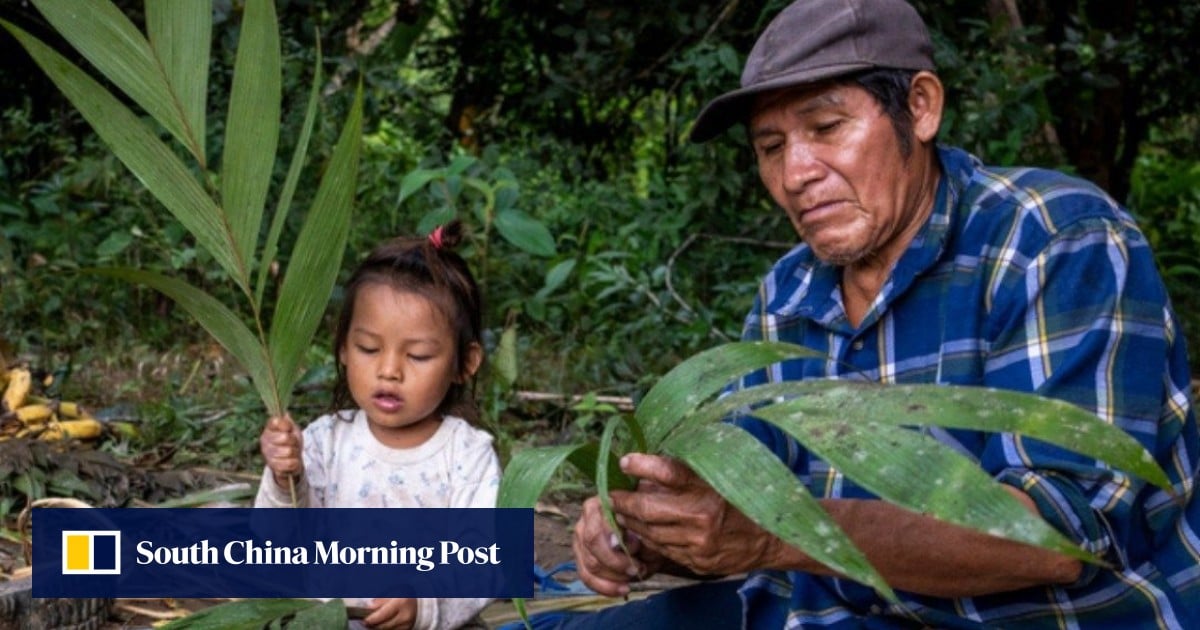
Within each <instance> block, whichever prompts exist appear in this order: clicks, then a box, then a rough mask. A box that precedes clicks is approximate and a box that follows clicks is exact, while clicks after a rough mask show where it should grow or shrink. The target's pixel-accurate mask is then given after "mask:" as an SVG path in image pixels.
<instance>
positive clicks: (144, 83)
mask: <svg viewBox="0 0 1200 630" xmlns="http://www.w3.org/2000/svg"><path fill="white" fill-rule="evenodd" d="M33 3H34V6H36V7H37V8H38V10H39V11H41V13H42V15H44V16H45V17H46V20H47V21H49V22H50V24H51V25H52V26H54V28H55V30H57V31H58V32H59V33H61V34H62V35H63V37H65V38H66V39H67V41H68V42H70V43H71V45H72V46H74V47H75V49H76V50H78V51H79V52H80V53H82V54H83V56H84V57H85V58H86V59H87V60H88V61H90V62H91V63H92V65H94V66H96V69H98V70H99V71H100V72H101V73H102V74H103V75H104V76H106V77H108V79H109V80H110V81H112V82H113V84H114V85H116V86H117V87H118V88H120V89H121V90H122V91H123V92H125V93H126V94H128V95H129V97H130V98H132V99H133V101H134V102H135V103H137V104H138V105H139V106H141V107H142V109H145V110H146V112H147V113H148V114H150V115H151V116H152V117H153V118H154V120H157V121H158V123H159V124H160V125H162V126H163V127H165V128H166V129H167V131H169V132H170V133H171V135H173V136H175V138H176V139H177V140H179V142H181V143H182V144H183V145H184V146H185V147H187V148H188V150H189V151H191V152H192V155H195V156H197V159H200V160H201V162H203V157H202V156H203V154H204V153H203V151H201V150H200V149H199V147H200V145H201V144H202V143H203V138H201V137H196V136H193V135H192V134H191V133H189V130H188V127H187V123H186V122H185V118H184V115H183V112H182V111H181V110H180V109H179V103H178V102H176V100H175V98H174V97H173V96H172V94H171V88H170V87H169V85H168V83H167V77H166V75H165V74H164V73H163V66H162V65H161V64H160V61H159V59H158V58H157V57H156V56H155V54H154V50H153V49H152V48H151V47H150V42H148V41H146V38H145V37H144V36H142V33H141V32H140V31H139V30H138V29H137V27H136V26H134V25H133V22H130V21H129V18H128V17H126V16H125V14H124V13H121V10H120V9H118V8H117V7H116V5H114V4H113V3H112V2H110V0H89V1H88V2H79V1H78V0H33ZM204 21H205V22H211V21H212V17H211V15H209V16H205V17H204ZM10 30H11V29H10ZM26 48H29V46H28V45H26ZM43 69H44V66H43ZM205 71H206V73H207V68H206V69H205ZM59 88H60V89H62V86H59ZM64 91H65V90H64ZM76 107H79V105H78V104H76ZM80 109H82V108H80ZM88 122H91V121H90V120H89V121H88ZM92 126H95V123H92Z"/></svg>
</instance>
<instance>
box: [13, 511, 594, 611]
mask: <svg viewBox="0 0 1200 630" xmlns="http://www.w3.org/2000/svg"><path fill="white" fill-rule="evenodd" d="M578 516H579V504H578V502H573V501H564V502H561V503H540V504H539V505H538V508H537V510H536V511H535V512H534V528H533V529H534V560H535V562H536V563H537V564H538V565H539V566H541V567H543V568H545V569H550V568H553V567H555V566H558V565H559V564H560V563H562V562H567V561H569V560H571V559H572V554H571V527H572V525H573V524H574V522H575V519H576V518H578ZM23 566H25V560H24V553H23V551H22V549H21V545H20V543H19V542H17V541H14V540H9V539H5V538H0V574H2V575H5V576H11V575H13V574H14V573H16V574H18V575H19V574H21V573H22V570H21V567H23ZM555 577H556V578H558V579H561V580H564V581H567V582H569V581H571V580H574V579H576V576H575V574H574V573H571V572H564V573H561V574H559V575H556V576H555ZM0 579H2V578H0ZM224 601H227V600H220V599H179V600H176V599H137V600H134V599H122V600H117V602H115V604H114V607H113V610H112V612H111V613H110V615H109V621H108V623H107V624H106V625H104V626H103V628H104V629H105V630H115V629H118V628H130V629H133V628H138V629H140V628H150V627H152V626H153V625H154V624H156V623H158V624H161V623H163V622H164V621H166V620H170V619H175V618H179V617H185V616H187V615H188V614H189V613H191V612H195V611H197V610H201V609H203V608H207V607H209V606H213V605H216V604H219V603H222V602H224ZM511 609H512V605H511V604H510V603H508V602H497V603H496V604H493V608H492V609H489V611H488V612H489V618H490V619H492V620H494V621H504V620H507V619H509V618H511V617H512V615H513V614H514V613H513V611H512V610H511Z"/></svg>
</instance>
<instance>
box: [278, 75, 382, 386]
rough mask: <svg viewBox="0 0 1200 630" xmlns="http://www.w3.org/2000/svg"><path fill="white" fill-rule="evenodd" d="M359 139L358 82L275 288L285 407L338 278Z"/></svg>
mask: <svg viewBox="0 0 1200 630" xmlns="http://www.w3.org/2000/svg"><path fill="white" fill-rule="evenodd" d="M361 139H362V86H361V85H360V86H359V88H358V91H357V93H356V94H355V96H354V104H353V105H352V106H351V108H350V114H349V116H348V117H347V118H346V122H345V124H344V125H343V126H342V133H341V136H340V137H339V138H338V141H337V144H336V145H335V146H334V149H333V155H332V157H331V158H330V160H329V166H328V169H327V170H326V171H325V175H324V176H323V177H322V178H321V183H320V185H319V186H318V188H317V196H316V198H315V199H314V200H313V204H312V207H311V208H310V209H309V211H308V216H307V217H306V218H305V220H304V226H303V227H301V228H300V235H299V236H298V237H297V239H296V247H295V248H294V249H293V250H292V256H291V261H290V262H289V263H288V269H287V273H285V274H284V277H283V284H282V286H280V288H279V301H278V302H277V303H276V308H275V315H274V319H273V320H272V322H271V333H270V342H269V344H268V345H269V347H270V348H271V362H272V365H274V367H275V374H276V375H277V376H278V378H279V396H280V406H281V408H283V409H286V408H287V403H288V400H289V399H290V398H291V391H292V385H293V384H295V382H296V379H297V378H299V376H300V375H299V366H300V359H301V358H302V357H303V354H304V351H305V349H307V348H308V345H309V342H310V341H311V340H312V338H313V334H314V333H315V332H316V330H317V326H318V325H320V323H321V316H322V315H324V313H325V307H326V305H327V304H328V302H329V295H330V294H331V293H332V291H333V285H334V283H335V282H336V281H337V274H338V269H339V267H341V261H342V254H343V252H344V251H345V249H346V237H347V234H348V233H349V231H350V210H351V209H352V208H353V205H354V192H355V181H356V180H357V177H358V156H359V143H360V142H361Z"/></svg>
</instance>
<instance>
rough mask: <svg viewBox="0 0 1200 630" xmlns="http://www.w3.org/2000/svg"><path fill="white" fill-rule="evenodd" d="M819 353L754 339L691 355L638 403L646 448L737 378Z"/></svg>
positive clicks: (639, 418) (652, 449)
mask: <svg viewBox="0 0 1200 630" xmlns="http://www.w3.org/2000/svg"><path fill="white" fill-rule="evenodd" d="M822 356H824V355H822V354H821V353H819V352H816V351H815V350H810V349H808V348H804V347H801V346H797V345H794V344H787V343H778V342H755V341H739V342H734V343H728V344H723V345H720V346H717V347H716V348H712V349H710V350H705V351H704V352H701V353H699V354H696V355H693V356H692V357H691V358H689V359H687V360H686V361H684V362H683V363H680V364H679V365H677V366H675V367H674V368H673V369H672V370H671V371H670V372H667V374H666V375H665V376H663V377H662V378H661V379H659V381H658V383H656V384H655V385H654V387H652V388H651V389H650V391H649V392H647V393H646V397H645V398H643V399H642V402H641V403H639V404H638V406H637V412H636V417H637V421H638V424H640V425H642V430H643V431H644V432H645V436H646V445H647V448H649V449H650V451H651V452H656V451H657V449H658V446H659V444H660V443H662V441H663V440H664V439H665V438H666V437H667V435H668V434H669V433H671V431H672V430H673V429H674V428H675V427H676V426H677V425H678V424H679V423H680V422H682V421H683V420H684V419H685V418H686V417H687V416H688V415H690V414H691V413H692V412H693V411H694V410H695V409H696V408H698V407H699V406H700V405H702V404H703V403H705V402H706V401H707V400H708V399H709V398H711V397H713V396H715V395H716V394H717V393H718V392H720V391H721V390H722V389H724V388H725V387H726V386H727V385H729V384H730V383H731V382H733V381H734V380H736V379H738V378H739V377H742V376H744V375H746V374H748V373H750V372H752V371H754V370H757V369H760V368H763V367H766V366H768V365H772V364H774V363H778V362H780V361H783V360H785V359H793V358H801V357H814V358H819V357H822Z"/></svg>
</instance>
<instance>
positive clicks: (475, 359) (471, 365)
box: [459, 343, 483, 381]
mask: <svg viewBox="0 0 1200 630" xmlns="http://www.w3.org/2000/svg"><path fill="white" fill-rule="evenodd" d="M480 365H483V346H481V345H479V344H477V343H472V344H471V345H470V346H469V347H467V360H466V361H465V362H464V364H463V373H462V374H461V375H460V376H459V380H461V381H466V380H467V379H469V378H471V377H472V376H475V373H476V372H478V371H479V366H480Z"/></svg>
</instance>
